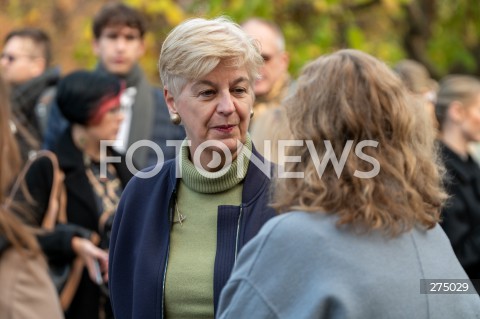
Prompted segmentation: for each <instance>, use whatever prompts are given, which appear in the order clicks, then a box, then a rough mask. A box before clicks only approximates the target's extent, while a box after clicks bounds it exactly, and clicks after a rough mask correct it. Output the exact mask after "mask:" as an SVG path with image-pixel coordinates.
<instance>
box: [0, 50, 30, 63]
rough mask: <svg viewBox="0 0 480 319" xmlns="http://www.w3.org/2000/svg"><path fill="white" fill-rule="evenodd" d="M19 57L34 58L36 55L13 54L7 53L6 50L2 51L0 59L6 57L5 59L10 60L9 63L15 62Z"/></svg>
mask: <svg viewBox="0 0 480 319" xmlns="http://www.w3.org/2000/svg"><path fill="white" fill-rule="evenodd" d="M18 58H31V59H32V58H35V56H33V55H28V54H19V55H12V54H9V53H5V52H2V53H0V60H3V59H5V60H7V61H8V63H13V62H15V60H17V59H18Z"/></svg>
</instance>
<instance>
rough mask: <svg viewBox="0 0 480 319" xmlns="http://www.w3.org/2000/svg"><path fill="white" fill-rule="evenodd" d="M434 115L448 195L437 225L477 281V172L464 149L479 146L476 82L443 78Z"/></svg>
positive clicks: (479, 262) (479, 182) (479, 174)
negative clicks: (438, 125) (436, 121)
mask: <svg viewBox="0 0 480 319" xmlns="http://www.w3.org/2000/svg"><path fill="white" fill-rule="evenodd" d="M436 113H437V117H438V121H439V123H440V141H441V143H440V149H441V152H442V157H443V160H444V162H445V167H446V169H447V176H446V188H447V192H448V194H449V195H450V198H449V200H448V202H447V204H446V205H445V207H444V208H443V210H442V217H443V221H442V223H441V225H442V227H443V229H444V230H445V233H446V234H447V236H448V238H449V239H450V242H451V243H452V247H453V250H454V251H455V254H456V255H457V257H458V260H459V261H460V263H461V264H462V266H463V268H464V269H465V271H466V272H467V274H468V275H469V277H470V278H480V226H479V225H480V168H479V166H478V163H477V162H475V161H474V160H473V158H472V157H471V156H470V154H469V147H468V146H469V143H471V142H480V80H479V79H477V78H474V77H471V76H466V75H450V76H447V77H446V78H444V79H443V80H442V81H441V82H440V90H439V92H438V99H437V103H436ZM476 287H477V291H480V286H479V285H477V286H476Z"/></svg>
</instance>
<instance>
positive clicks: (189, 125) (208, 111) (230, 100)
mask: <svg viewBox="0 0 480 319" xmlns="http://www.w3.org/2000/svg"><path fill="white" fill-rule="evenodd" d="M250 83H251V81H250V79H249V78H248V73H247V70H246V69H245V68H244V67H242V68H233V67H229V66H227V65H225V64H224V63H220V64H219V65H218V66H217V67H216V68H215V69H214V70H213V71H212V72H210V73H209V74H207V75H206V76H204V77H203V78H201V79H199V80H196V81H190V82H188V83H187V84H186V85H185V87H184V88H183V90H182V91H181V92H180V94H179V95H178V96H176V97H173V95H172V94H171V93H170V92H169V91H168V89H167V88H166V89H165V97H166V101H167V105H168V107H169V110H170V112H171V113H172V112H173V113H178V114H179V115H180V117H181V119H182V123H183V125H184V126H185V131H186V133H187V138H188V139H189V140H191V142H192V145H191V147H190V151H191V154H192V155H193V154H194V152H195V150H196V149H197V147H198V146H199V145H200V144H202V143H203V142H206V141H218V142H222V143H223V144H224V145H225V146H226V147H227V148H228V149H229V150H230V152H231V154H232V158H233V159H235V158H236V148H237V140H238V141H240V142H241V143H242V144H243V143H245V141H246V136H247V130H248V124H249V123H250V111H251V110H252V107H253V102H254V94H253V89H252V87H251V85H250Z"/></svg>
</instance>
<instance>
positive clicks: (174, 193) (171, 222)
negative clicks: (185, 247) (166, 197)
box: [162, 189, 177, 319]
mask: <svg viewBox="0 0 480 319" xmlns="http://www.w3.org/2000/svg"><path fill="white" fill-rule="evenodd" d="M172 198H177V191H176V189H174V190H173V192H172V195H171V197H170V204H169V207H168V215H169V216H168V220H169V222H170V228H171V227H172V225H173V210H174V208H173V206H172ZM169 257H170V236H169V238H168V244H167V258H166V259H165V268H164V269H163V282H162V319H163V318H165V281H166V279H167V267H168V258H169Z"/></svg>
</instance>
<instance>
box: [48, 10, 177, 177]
mask: <svg viewBox="0 0 480 319" xmlns="http://www.w3.org/2000/svg"><path fill="white" fill-rule="evenodd" d="M145 32H146V23H145V20H144V18H143V16H142V15H141V14H140V12H138V11H137V10H135V9H133V8H131V7H129V6H127V5H125V4H122V3H109V4H106V5H105V6H104V7H103V8H102V9H101V10H100V11H99V12H98V14H97V15H96V16H95V18H94V19H93V34H94V37H95V41H94V46H93V49H94V52H95V54H96V55H97V56H98V58H99V63H98V66H97V69H96V72H99V73H105V74H113V75H115V76H116V77H118V78H120V79H122V80H124V81H125V82H126V86H127V89H126V90H125V94H124V95H123V97H122V104H123V107H124V115H125V120H124V121H123V123H122V125H121V127H120V130H119V134H118V136H117V139H118V140H119V141H120V142H121V143H122V145H121V146H116V149H117V151H119V152H120V153H122V154H124V153H125V152H126V150H127V149H128V147H130V146H131V145H132V144H133V143H135V142H137V141H139V140H150V141H153V142H154V143H156V144H157V145H159V146H160V148H161V150H162V152H163V154H164V159H165V160H168V159H171V158H174V157H175V155H176V154H175V147H170V146H167V140H183V138H185V130H184V129H183V127H182V126H175V125H173V124H172V123H170V121H169V115H168V110H167V106H166V104H165V100H164V98H163V94H162V92H161V91H160V90H158V89H157V88H153V87H152V86H151V85H150V84H149V83H148V81H147V79H146V77H145V75H144V74H143V71H142V70H141V69H140V66H139V65H138V60H139V59H140V58H141V57H142V56H143V54H144V52H145V44H144V35H145ZM65 126H66V124H65V123H63V124H62V121H61V119H60V114H59V112H58V109H55V108H54V109H53V110H52V114H51V116H50V119H49V132H48V133H47V134H48V136H47V143H46V146H47V147H48V148H51V147H52V146H53V145H54V143H55V139H56V136H57V135H58V132H59V131H61V130H62V129H63V128H64V127H65ZM134 163H135V165H136V166H137V168H145V167H147V166H150V165H153V164H156V163H157V155H156V153H155V151H154V150H153V149H151V148H150V147H140V148H138V149H137V150H136V151H135V152H134Z"/></svg>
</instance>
